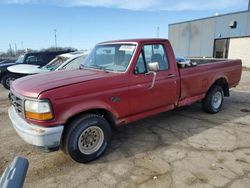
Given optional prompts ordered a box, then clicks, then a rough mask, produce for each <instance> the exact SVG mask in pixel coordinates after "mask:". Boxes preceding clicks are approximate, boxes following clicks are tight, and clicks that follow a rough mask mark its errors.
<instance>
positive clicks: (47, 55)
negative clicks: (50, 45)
mask: <svg viewBox="0 0 250 188" xmlns="http://www.w3.org/2000/svg"><path fill="white" fill-rule="evenodd" d="M71 51H72V50H60V51H53V52H47V51H44V52H30V53H25V54H22V55H20V56H19V57H18V59H17V60H16V61H15V62H7V63H1V64H0V81H1V83H2V84H3V86H4V87H5V88H6V89H9V88H10V83H11V82H12V81H13V80H15V79H16V78H17V77H16V75H14V74H12V73H10V72H9V71H8V70H7V68H8V67H9V66H12V65H16V64H32V65H38V66H44V65H46V64H47V63H48V62H50V61H51V60H52V59H54V58H55V57H56V56H57V55H59V54H64V53H68V52H71Z"/></svg>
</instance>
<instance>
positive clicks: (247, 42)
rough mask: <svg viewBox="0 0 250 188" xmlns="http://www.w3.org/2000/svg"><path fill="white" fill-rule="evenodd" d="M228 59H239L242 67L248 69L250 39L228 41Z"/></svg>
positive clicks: (249, 63)
mask: <svg viewBox="0 0 250 188" xmlns="http://www.w3.org/2000/svg"><path fill="white" fill-rule="evenodd" d="M228 58H229V59H241V60H242V66H244V67H250V37H244V38H233V39H230V43H229V51H228Z"/></svg>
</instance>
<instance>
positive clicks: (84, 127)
mask: <svg viewBox="0 0 250 188" xmlns="http://www.w3.org/2000/svg"><path fill="white" fill-rule="evenodd" d="M241 72H242V63H241V60H220V59H217V60H216V61H213V63H209V62H207V63H206V64H202V65H199V64H198V65H197V66H190V67H178V66H177V63H176V59H175V55H174V52H173V49H172V47H171V44H170V42H169V41H168V40H166V39H134V40H120V41H109V42H104V43H100V44H98V45H96V47H95V48H94V49H93V51H92V52H91V53H90V54H89V55H88V57H87V58H86V59H85V61H84V64H83V65H82V66H81V69H77V70H72V71H62V72H60V71H57V72H53V73H45V74H39V75H32V76H28V77H24V78H20V79H17V80H16V81H14V82H13V83H12V85H11V91H10V95H9V97H10V100H11V103H12V106H11V107H10V108H9V111H8V113H9V117H10V120H11V122H12V124H13V127H14V129H15V130H16V131H17V133H18V134H19V135H20V136H21V138H22V139H23V140H25V141H26V142H28V143H30V144H32V145H34V146H38V147H39V148H44V149H45V150H46V151H55V150H57V149H59V147H61V149H62V150H63V151H64V152H65V153H66V154H68V155H69V156H70V157H71V158H72V159H73V160H75V161H77V162H81V163H84V162H89V161H92V160H94V159H96V158H98V157H100V156H101V155H102V154H103V153H104V151H105V150H106V149H107V147H108V145H109V143H110V138H111V132H112V128H115V127H116V126H119V125H124V124H128V123H130V122H133V121H137V120H140V119H142V118H145V117H148V116H151V115H155V114H157V113H161V112H164V111H168V110H172V109H174V108H177V107H182V106H186V105H190V104H192V103H194V102H198V101H202V103H201V104H202V108H203V110H204V111H205V112H207V113H211V114H215V113H218V112H219V111H220V110H221V109H222V106H223V101H224V100H223V99H224V97H229V93H230V91H229V89H230V88H232V87H236V86H237V85H238V84H239V81H240V79H241ZM183 126H185V123H184V124H183Z"/></svg>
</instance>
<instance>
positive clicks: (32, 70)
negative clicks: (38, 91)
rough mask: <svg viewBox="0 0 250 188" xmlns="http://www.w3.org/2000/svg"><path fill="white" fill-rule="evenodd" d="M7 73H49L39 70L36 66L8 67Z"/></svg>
mask: <svg viewBox="0 0 250 188" xmlns="http://www.w3.org/2000/svg"><path fill="white" fill-rule="evenodd" d="M7 69H8V71H10V72H13V73H19V74H38V73H43V72H49V70H46V69H45V70H44V69H40V68H39V66H38V65H28V64H24V65H13V66H9V67H8V68H7Z"/></svg>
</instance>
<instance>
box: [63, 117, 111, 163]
mask: <svg viewBox="0 0 250 188" xmlns="http://www.w3.org/2000/svg"><path fill="white" fill-rule="evenodd" d="M110 137H111V128H110V126H109V123H108V122H107V120H106V119H104V118H103V117H101V116H98V115H95V114H86V115H83V116H81V117H79V118H77V119H75V120H74V121H72V123H70V124H69V125H67V127H66V132H65V134H64V138H63V149H64V151H65V152H66V153H67V154H69V155H70V157H71V158H72V159H73V160H75V161H77V162H80V163H86V162H90V161H93V160H95V159H97V158H98V157H100V156H101V155H102V154H103V153H104V152H105V150H106V149H107V146H108V144H109V142H110Z"/></svg>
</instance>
